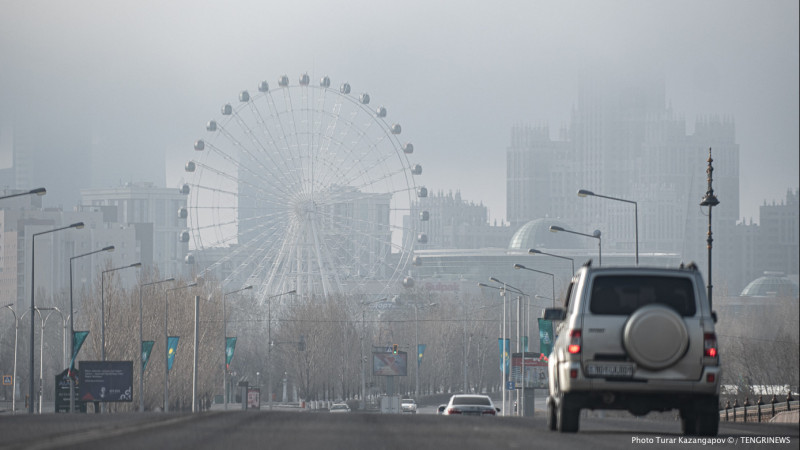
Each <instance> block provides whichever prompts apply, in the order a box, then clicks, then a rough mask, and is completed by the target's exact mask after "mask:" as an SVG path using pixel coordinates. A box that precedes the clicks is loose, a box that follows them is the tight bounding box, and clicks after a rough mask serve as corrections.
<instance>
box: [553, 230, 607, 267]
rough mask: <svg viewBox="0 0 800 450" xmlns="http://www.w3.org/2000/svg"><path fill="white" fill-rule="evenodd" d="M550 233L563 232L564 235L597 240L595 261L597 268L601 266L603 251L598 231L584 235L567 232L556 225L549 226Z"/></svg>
mask: <svg viewBox="0 0 800 450" xmlns="http://www.w3.org/2000/svg"><path fill="white" fill-rule="evenodd" d="M550 231H552V232H553V233H556V232H559V231H563V232H565V233H572V234H577V235H579V236H586V237H590V238H594V239H597V259H598V261H597V265H598V266H602V265H603V249H602V240H601V238H600V230H594V233H592V234H586V233H578V232H577V231H572V230H567V229H564V228H562V227H559V226H556V225H550Z"/></svg>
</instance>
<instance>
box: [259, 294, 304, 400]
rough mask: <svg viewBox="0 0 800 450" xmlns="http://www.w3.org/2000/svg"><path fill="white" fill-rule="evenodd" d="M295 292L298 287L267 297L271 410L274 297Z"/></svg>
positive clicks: (268, 373) (268, 385)
mask: <svg viewBox="0 0 800 450" xmlns="http://www.w3.org/2000/svg"><path fill="white" fill-rule="evenodd" d="M295 294H297V289H292V290H291V291H287V292H281V293H280V294H275V295H270V296H269V297H267V316H268V317H267V339H269V342H268V343H267V383H268V384H267V395H268V396H269V409H270V411H271V410H272V299H273V298H278V297H282V296H284V295H295ZM301 337H302V336H301Z"/></svg>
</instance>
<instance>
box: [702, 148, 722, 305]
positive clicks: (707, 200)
mask: <svg viewBox="0 0 800 450" xmlns="http://www.w3.org/2000/svg"><path fill="white" fill-rule="evenodd" d="M707 162H708V167H707V168H706V174H707V175H708V178H707V181H708V190H707V191H706V195H705V197H703V201H701V202H700V206H708V233H707V237H706V246H707V248H708V305H709V307H710V306H711V305H712V302H711V298H712V297H711V291H712V289H713V287H714V285H713V284H711V243H712V242H714V239H713V238H712V237H711V235H712V233H711V208H713V207H714V206H717V205H719V200H718V199H717V196H716V195H714V188H713V187H711V183H712V182H713V181H714V178H713V175H714V167H713V166H712V165H711V163H712V162H714V160H713V159H712V158H711V147H709V148H708V160H707Z"/></svg>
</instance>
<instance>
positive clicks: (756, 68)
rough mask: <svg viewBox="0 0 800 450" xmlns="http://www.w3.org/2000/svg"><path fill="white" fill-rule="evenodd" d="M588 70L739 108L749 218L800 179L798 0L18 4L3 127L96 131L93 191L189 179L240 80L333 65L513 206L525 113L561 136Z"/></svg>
mask: <svg viewBox="0 0 800 450" xmlns="http://www.w3.org/2000/svg"><path fill="white" fill-rule="evenodd" d="M590 67H607V68H610V69H613V70H618V71H620V72H630V71H639V70H642V69H650V70H652V69H657V70H663V73H664V78H665V81H666V92H667V102H668V103H669V104H671V105H672V107H673V109H674V111H675V112H676V113H679V114H682V115H684V116H685V118H686V122H687V126H688V127H690V129H689V130H687V131H689V132H691V131H692V130H691V127H692V126H693V124H694V121H695V118H697V117H698V116H699V115H718V116H724V115H726V116H732V117H733V118H734V119H735V121H736V131H737V141H738V143H739V145H740V149H741V150H740V167H741V184H740V186H741V209H740V212H741V215H742V216H746V217H753V218H756V219H757V214H758V206H759V205H760V204H762V202H763V201H764V200H765V199H766V200H767V201H769V202H771V201H773V200H778V201H781V200H783V199H784V198H785V194H786V190H787V189H789V188H791V189H795V188H797V187H798V185H800V180H798V178H799V176H798V166H800V162H799V161H798V153H800V151H799V150H798V148H799V147H798V124H799V123H800V118H799V117H798V97H799V96H800V94H799V93H798V83H799V80H798V2H797V1H796V0H759V1H754V0H748V1H734V0H720V1H710V0H689V1H682V0H680V1H678V0H661V1H640V0H633V1H610V0H609V1H602V0H586V1H577V0H573V1H533V0H523V1H494V2H465V1H463V0H454V1H431V0H422V1H405V2H398V1H391V2H390V1H380V0H363V1H361V0H359V1H338V2H334V1H321V0H320V1H277V2H265V1H263V0H253V1H247V0H229V1H224V2H223V1H213V2H212V1H197V0H192V1H188V0H187V1H175V0H171V1H168V2H164V1H162V0H158V1H149V0H139V1H107V0H98V1H89V0H70V1H56V0H53V1H35V0H34V1H32V0H4V1H3V2H2V3H0V133H2V130H4V129H6V130H7V129H8V123H10V122H11V121H13V122H14V123H16V124H17V126H19V123H20V122H27V123H28V125H27V126H28V127H33V129H35V130H41V133H42V134H43V135H49V134H52V135H54V136H56V138H59V137H60V136H64V140H68V139H72V134H71V132H70V131H69V130H72V132H73V133H76V134H77V135H78V136H82V137H80V138H77V139H78V141H81V139H83V141H81V142H85V143H84V144H81V145H90V146H91V154H92V155H94V157H95V158H96V159H95V161H94V162H93V167H94V168H95V170H97V169H99V168H107V170H106V171H105V172H103V173H95V174H93V178H92V180H91V181H85V180H84V181H83V182H84V184H89V183H94V184H102V185H103V186H105V187H107V186H114V185H117V184H118V183H119V182H120V181H136V180H141V179H149V180H154V181H163V180H164V179H165V177H166V182H167V185H168V186H175V185H177V183H178V180H179V177H181V176H182V175H183V170H182V168H183V164H184V162H185V161H186V160H188V159H189V158H191V157H192V143H193V141H194V140H195V139H196V138H198V137H200V136H202V135H203V133H204V125H205V123H206V121H207V120H209V119H212V118H216V117H218V116H219V107H220V106H221V105H222V104H224V103H226V102H233V101H235V99H236V95H237V94H238V92H239V91H240V90H242V89H249V90H250V91H252V92H255V91H256V86H257V83H258V82H259V81H261V80H267V81H269V82H270V84H271V85H276V84H277V79H278V77H279V76H280V75H283V74H287V75H289V77H290V79H291V80H292V82H293V83H295V82H296V79H297V77H298V76H299V75H300V74H301V73H304V72H307V73H308V74H309V75H310V76H311V78H312V80H317V79H319V78H320V77H321V76H323V75H328V76H330V78H331V80H332V82H333V85H338V84H340V83H341V82H344V81H348V82H350V84H351V85H352V86H353V89H354V92H368V93H370V95H371V97H372V99H373V103H374V104H376V105H378V104H381V105H384V106H386V107H387V109H388V111H389V118H390V119H391V120H392V121H397V122H399V123H401V124H402V126H403V137H404V139H406V140H410V141H412V142H413V143H414V145H415V149H416V150H415V154H414V158H413V159H414V161H413V162H419V163H421V164H422V165H423V167H424V173H423V176H422V178H421V181H422V183H423V184H425V185H427V186H428V187H429V188H431V189H434V190H439V189H441V190H445V191H448V190H451V189H452V190H454V189H460V190H461V192H462V195H463V197H464V198H466V199H468V200H471V201H474V202H480V201H482V202H483V203H484V204H486V205H488V206H489V208H490V216H491V218H492V219H501V218H504V217H505V170H506V169H505V152H506V148H507V147H508V145H509V136H510V129H511V127H512V125H514V124H528V123H529V124H534V125H542V124H548V125H549V126H550V128H551V133H552V134H553V137H556V133H557V131H558V129H559V128H560V127H561V126H564V125H567V124H568V123H569V114H570V110H571V108H573V107H574V106H575V105H576V98H577V79H578V75H579V71H581V70H582V69H585V68H590ZM2 142H4V140H3V138H2V137H0V143H2ZM73 146H74V145H73ZM66 147H67V148H69V147H70V146H66ZM59 150H60V149H57V148H54V149H53V151H54V152H58V151H59ZM698 164H699V165H703V164H704V157H703V156H701V157H699V159H698ZM722 164H724V160H719V159H718V160H717V162H716V163H715V165H722ZM165 166H166V167H165ZM165 174H166V175H165ZM61 183H67V181H63V180H61V179H53V180H48V185H47V186H46V187H47V188H48V191H53V190H57V189H59V186H60V184H61ZM79 187H90V186H88V185H81V186H79ZM95 187H97V186H95ZM580 187H586V188H591V187H589V186H575V189H576V190H577V189H578V188H580ZM605 194H607V195H614V193H612V192H608V193H605ZM717 195H718V197H719V199H720V201H721V202H723V203H724V202H725V201H726V200H725V197H726V195H725V193H724V192H717ZM48 197H50V196H49V195H48ZM576 201H577V200H576ZM698 201H699V199H698ZM45 204H47V200H45Z"/></svg>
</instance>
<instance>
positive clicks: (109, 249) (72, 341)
mask: <svg viewBox="0 0 800 450" xmlns="http://www.w3.org/2000/svg"><path fill="white" fill-rule="evenodd" d="M113 251H114V246H113V245H110V246H108V247H103V248H101V249H100V250H95V251H93V252H88V253H84V254H82V255H76V256H71V257H70V258H69V342H70V344H69V357H70V362H69V371H68V372H67V373H68V378H69V412H70V414H71V413H74V412H75V380H74V379H73V378H72V369H73V367H74V366H75V360H74V359H73V355H75V325H74V323H75V321H74V316H75V307H74V306H73V302H72V261H74V260H76V259H78V258H83V257H84V256H89V255H94V254H95V253H100V252H113Z"/></svg>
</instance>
